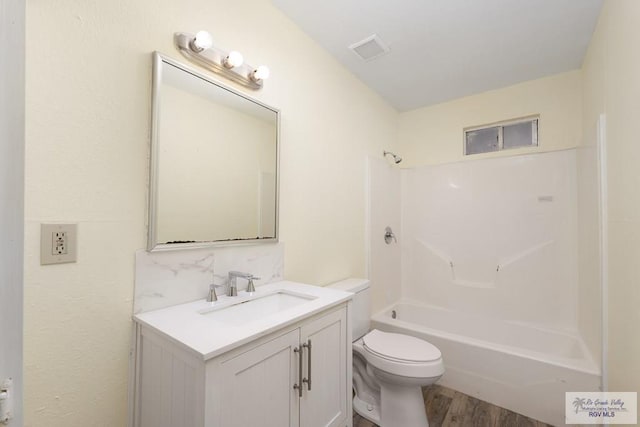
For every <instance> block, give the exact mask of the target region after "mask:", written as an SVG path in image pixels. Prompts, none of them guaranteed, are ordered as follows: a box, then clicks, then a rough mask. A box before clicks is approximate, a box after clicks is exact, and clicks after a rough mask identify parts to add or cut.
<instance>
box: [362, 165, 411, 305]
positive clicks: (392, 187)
mask: <svg viewBox="0 0 640 427" xmlns="http://www.w3.org/2000/svg"><path fill="white" fill-rule="evenodd" d="M400 176H401V171H400V169H398V167H397V166H395V165H392V164H391V162H390V161H389V160H387V159H380V158H374V157H369V158H367V181H368V185H367V197H368V207H367V240H368V245H367V247H368V256H367V266H368V267H367V270H368V274H369V279H370V281H371V303H372V310H373V312H374V313H375V312H377V311H378V310H381V309H382V308H384V307H386V306H387V305H389V304H392V303H394V302H396V301H397V300H398V299H400V297H401V295H400V291H401V282H402V280H401V279H402V271H401V263H400V258H401V255H402V253H401V249H400V242H402V240H403V237H402V233H401V215H400V210H401V206H402V203H401V200H400V197H401V194H400V183H401V177H400ZM385 227H391V229H392V230H393V232H394V233H395V235H396V239H397V242H391V243H390V244H387V243H385V241H384V230H385Z"/></svg>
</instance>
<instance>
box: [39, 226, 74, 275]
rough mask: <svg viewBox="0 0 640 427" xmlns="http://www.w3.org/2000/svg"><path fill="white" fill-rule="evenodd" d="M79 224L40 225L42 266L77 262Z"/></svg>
mask: <svg viewBox="0 0 640 427" xmlns="http://www.w3.org/2000/svg"><path fill="white" fill-rule="evenodd" d="M77 235H78V224H41V225H40V265H48V264H64V263H67V262H76V260H77V256H76V253H77V250H76V248H77Z"/></svg>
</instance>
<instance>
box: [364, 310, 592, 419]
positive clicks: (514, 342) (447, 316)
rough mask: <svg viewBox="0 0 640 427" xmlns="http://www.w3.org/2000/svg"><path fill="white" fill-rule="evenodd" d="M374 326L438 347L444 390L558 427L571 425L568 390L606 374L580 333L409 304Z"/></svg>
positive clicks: (385, 314) (589, 385)
mask: <svg viewBox="0 0 640 427" xmlns="http://www.w3.org/2000/svg"><path fill="white" fill-rule="evenodd" d="M392 312H395V315H396V319H393V318H392ZM372 327H373V328H377V329H380V330H383V331H388V332H395V333H401V334H408V335H413V336H416V337H418V338H422V339H424V340H427V341H428V342H430V343H431V344H433V345H435V346H436V347H438V349H440V351H441V352H442V358H443V360H444V361H445V368H446V372H445V374H444V375H443V377H442V378H441V379H440V381H439V383H440V384H441V385H443V386H445V387H450V388H453V389H455V390H460V391H462V392H463V393H466V394H468V395H470V396H474V397H477V398H479V399H481V400H485V401H487V402H491V403H493V404H495V405H498V406H501V407H504V408H507V409H510V410H512V411H515V412H518V413H520V414H524V415H526V416H528V417H531V418H535V419H537V420H540V421H544V422H546V423H549V424H552V425H564V393H565V392H567V391H574V390H597V389H598V386H599V384H600V368H599V366H598V365H597V364H596V363H595V362H594V360H593V358H592V357H591V355H590V353H589V351H588V349H587V347H586V346H585V345H584V342H583V341H582V339H581V338H580V336H579V335H577V334H568V333H560V332H558V331H554V330H544V329H541V328H538V327H535V326H534V325H528V324H524V323H518V322H505V321H499V320H495V319H488V318H487V317H484V316H477V315H472V314H469V313H464V312H460V311H454V310H448V309H444V308H442V307H435V306H429V305H424V304H416V303H415V302H411V301H409V300H402V301H400V302H399V303H397V304H394V305H392V306H389V307H387V308H386V309H384V310H382V311H380V312H379V313H377V314H375V315H374V316H373V318H372Z"/></svg>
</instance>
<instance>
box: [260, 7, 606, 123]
mask: <svg viewBox="0 0 640 427" xmlns="http://www.w3.org/2000/svg"><path fill="white" fill-rule="evenodd" d="M272 2H273V3H274V5H275V6H276V7H278V8H279V9H280V10H282V11H283V12H284V13H285V14H286V15H288V16H289V17H290V18H291V19H292V20H293V21H294V22H295V23H296V24H297V25H299V26H300V27H301V28H302V30H303V31H304V32H306V33H307V34H309V35H310V36H311V37H312V38H313V39H315V40H316V41H317V42H318V43H319V44H320V45H322V46H323V47H324V48H325V49H327V50H328V51H329V52H330V53H331V54H332V55H333V56H335V57H336V58H337V59H338V61H340V62H341V63H342V64H344V66H345V67H347V68H348V69H350V70H351V71H352V72H353V73H354V74H355V75H356V76H358V77H359V78H360V79H361V80H362V81H364V82H365V83H366V84H367V85H368V86H369V87H371V88H372V89H373V90H375V91H377V92H378V93H379V94H380V95H381V96H382V97H383V98H385V99H386V100H387V101H388V102H389V103H391V104H392V105H393V106H394V107H395V108H397V109H398V110H399V111H407V110H412V109H415V108H418V107H422V106H426V105H432V104H436V103H439V102H443V101H447V100H450V99H454V98H459V97H462V96H467V95H471V94H475V93H479V92H484V91H487V90H491V89H497V88H500V87H505V86H508V85H512V84H515V83H518V82H523V81H526V80H531V79H536V78H540V77H544V76H548V75H552V74H556V73H561V72H563V71H569V70H574V69H577V68H580V67H581V64H582V59H583V57H584V54H585V52H586V49H587V46H588V44H589V40H590V39H591V34H592V33H593V30H594V28H595V24H596V21H597V18H598V14H599V13H600V8H601V6H602V0H395V1H394V0H272ZM372 34H377V35H378V36H379V37H380V38H381V39H382V41H383V42H384V43H386V44H387V45H388V46H389V48H390V52H389V53H387V54H385V55H383V56H380V57H378V58H376V59H373V60H371V61H369V62H365V61H363V60H362V59H360V58H359V57H358V56H356V54H355V53H354V52H353V51H351V50H350V49H349V48H348V46H350V45H351V44H353V43H355V42H358V41H360V40H362V39H364V38H366V37H368V36H370V35H372Z"/></svg>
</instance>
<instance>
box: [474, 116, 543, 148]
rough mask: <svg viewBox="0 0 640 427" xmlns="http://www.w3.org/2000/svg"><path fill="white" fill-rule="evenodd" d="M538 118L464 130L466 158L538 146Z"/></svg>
mask: <svg viewBox="0 0 640 427" xmlns="http://www.w3.org/2000/svg"><path fill="white" fill-rule="evenodd" d="M538 120H539V118H538V117H528V118H524V119H517V120H509V121H505V122H501V123H495V124H491V125H486V126H474V127H470V128H466V129H465V130H464V154H465V156H468V155H471V154H479V153H490V152H492V151H501V150H508V149H510V148H521V147H537V146H538Z"/></svg>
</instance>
